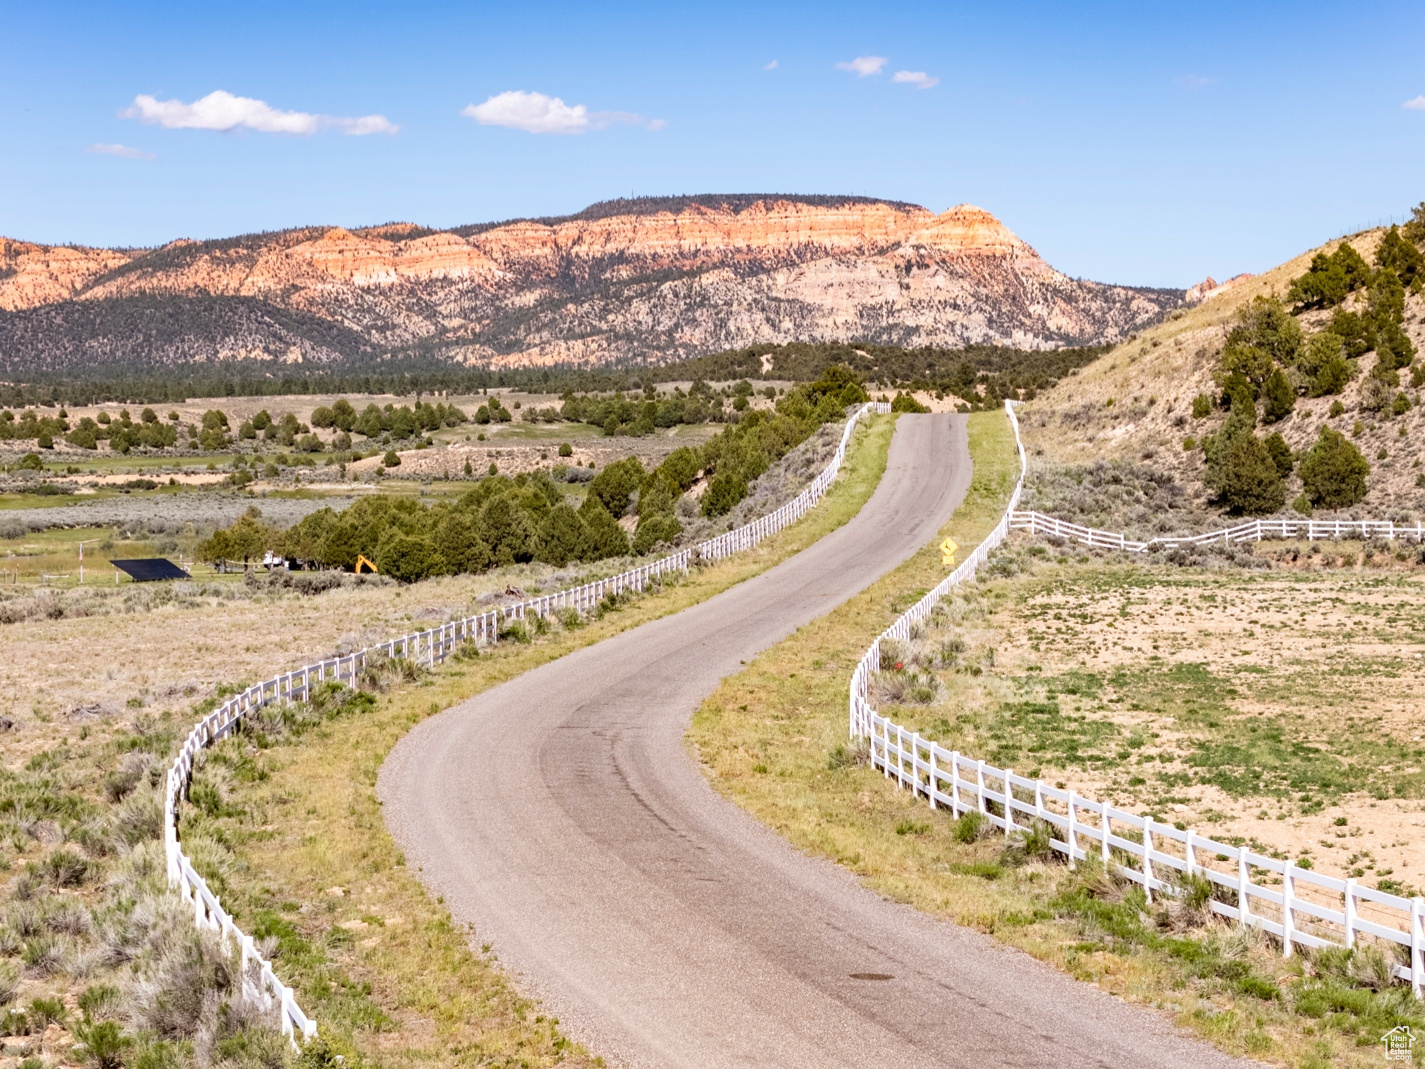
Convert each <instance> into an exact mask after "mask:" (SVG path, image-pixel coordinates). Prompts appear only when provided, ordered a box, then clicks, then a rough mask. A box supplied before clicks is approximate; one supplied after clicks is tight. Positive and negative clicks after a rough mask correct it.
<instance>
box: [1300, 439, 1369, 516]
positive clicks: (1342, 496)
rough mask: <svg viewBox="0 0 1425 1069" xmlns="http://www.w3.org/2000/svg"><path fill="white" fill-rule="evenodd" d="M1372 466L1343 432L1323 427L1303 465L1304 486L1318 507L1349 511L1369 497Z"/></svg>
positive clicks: (1308, 495) (1302, 462) (1301, 471)
mask: <svg viewBox="0 0 1425 1069" xmlns="http://www.w3.org/2000/svg"><path fill="white" fill-rule="evenodd" d="M1370 470H1371V466H1370V464H1369V463H1367V461H1366V458H1365V457H1363V456H1362V455H1361V451H1360V450H1359V449H1357V448H1356V447H1355V445H1354V444H1353V443H1351V442H1349V441H1347V440H1346V437H1345V435H1343V434H1341V432H1340V431H1335V430H1332V429H1331V428H1330V427H1322V428H1321V434H1320V436H1319V437H1318V438H1317V439H1316V444H1315V445H1313V446H1312V447H1311V449H1310V450H1308V451H1307V454H1306V456H1305V457H1303V458H1302V461H1301V465H1300V474H1301V484H1302V488H1303V489H1304V490H1305V492H1306V496H1307V497H1308V498H1309V499H1310V500H1311V503H1312V504H1313V505H1315V506H1316V507H1317V508H1327V509H1339V508H1349V507H1350V506H1351V505H1354V504H1355V503H1356V502H1358V501H1360V500H1361V499H1362V498H1363V497H1365V496H1366V476H1367V475H1369V474H1370Z"/></svg>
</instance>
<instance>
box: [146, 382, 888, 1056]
mask: <svg viewBox="0 0 1425 1069" xmlns="http://www.w3.org/2000/svg"><path fill="white" fill-rule="evenodd" d="M889 411H890V405H888V404H885V403H884V402H873V403H869V404H864V405H862V406H861V407H860V408H859V409H857V410H856V412H855V413H854V414H853V415H852V416H851V418H850V419H849V420H847V422H846V427H845V429H844V430H843V431H842V434H841V440H840V442H839V443H838V444H837V447H836V452H835V453H834V454H833V455H832V458H831V460H830V462H828V464H827V465H826V467H825V468H823V469H822V471H821V472H820V473H819V474H818V475H817V476H816V478H815V479H813V480H812V481H811V483H810V484H809V485H808V486H807V487H806V488H805V489H804V490H802V492H801V493H800V494H798V495H797V496H796V497H795V498H793V499H792V500H791V501H789V502H787V504H785V505H783V506H782V507H781V508H779V509H777V510H776V511H774V512H771V513H769V514H768V515H766V516H762V517H760V518H759V519H756V520H753V521H752V522H751V523H748V524H745V525H743V526H741V527H738V528H735V529H733V530H731V531H728V532H726V533H725V534H721V535H718V536H717V537H716V538H710V539H707V540H706V541H703V542H699V543H698V544H697V545H694V546H691V547H689V548H687V549H682V550H679V551H678V552H676V553H672V554H669V555H668V556H666V557H662V558H660V559H658V560H656V561H652V562H651V563H649V564H644V565H641V566H639V567H637V568H632V569H630V570H628V571H626V572H621V573H620V574H618V575H615V576H611V577H609V578H607V579H596V580H594V581H593V582H589V583H584V584H583V585H582V586H577V587H573V588H571V589H569V590H561V591H558V592H556V593H553V594H546V595H544V596H543V597H538V598H531V599H529V600H526V601H522V602H519V603H518V604H515V605H509V606H506V607H504V608H501V609H492V610H490V611H489V612H484V613H478V614H476V615H474V616H466V617H463V618H462V619H459V620H452V621H450V622H448V623H444V624H441V625H440V626H438V627H432V628H429V629H427V630H424V631H417V632H414V633H412V634H409V635H402V636H400V637H399V638H393V639H388V640H387V641H385V642H382V643H379V644H378V645H375V646H368V647H367V648H365V649H363V650H358V651H356V652H355V653H349V654H342V655H339V656H334V657H328V658H325V659H324V660H320V661H316V662H314V663H312V664H308V665H303V666H302V667H301V668H296V669H293V670H292V671H290V672H284V673H283V674H281V675H279V676H275V677H273V678H272V679H267V680H263V681H262V682H261V683H254V684H253V685H252V686H250V687H248V688H247V689H246V690H244V691H242V692H241V693H239V694H235V695H233V696H232V697H230V698H228V699H227V701H225V702H223V703H222V704H221V705H220V706H218V707H217V708H216V709H214V710H213V711H212V712H211V713H209V714H208V715H207V716H205V717H204V718H203V719H202V720H200V721H199V722H198V723H197V724H196V725H194V727H193V730H192V731H191V732H189V734H188V737H187V739H185V740H184V743H183V746H182V748H181V749H180V750H179V752H178V756H177V757H176V758H175V759H174V761H173V765H172V767H171V768H170V769H169V770H168V779H167V785H166V793H165V800H164V809H163V814H164V816H163V841H164V850H165V853H166V855H167V864H168V882H169V885H170V886H173V887H176V888H177V889H178V891H179V894H180V895H181V896H182V897H183V900H184V901H185V902H188V903H190V904H191V905H192V908H193V919H194V922H195V923H196V924H197V925H198V926H199V927H200V928H209V929H211V930H213V931H216V932H218V933H219V934H220V936H221V937H222V938H223V939H224V941H230V942H232V943H233V944H235V945H236V946H237V949H238V952H239V953H240V955H241V957H242V965H243V975H244V977H247V976H248V973H249V966H250V965H251V964H252V963H256V966H257V970H256V971H257V975H258V989H259V993H260V994H261V995H262V996H263V997H265V998H266V1000H267V1002H268V1005H269V1007H271V1008H275V1009H276V1010H277V1011H278V1013H279V1015H280V1020H281V1027H282V1031H283V1033H284V1034H286V1035H287V1036H289V1037H291V1039H292V1041H293V1043H296V1042H297V1037H298V1035H299V1034H300V1036H301V1037H302V1038H303V1039H306V1038H309V1037H310V1036H312V1035H314V1034H315V1032H316V1030H317V1024H316V1021H314V1020H312V1018H310V1017H308V1016H307V1014H306V1013H304V1012H303V1011H302V1008H301V1007H300V1006H299V1005H298V1004H297V998H296V994H295V992H293V990H292V989H291V988H290V987H288V986H287V985H286V984H284V983H283V982H282V981H281V980H280V979H279V978H278V976H277V974H276V973H275V972H274V971H273V969H272V964H271V962H269V961H267V960H266V959H265V958H264V957H263V956H262V955H261V953H259V951H258V950H257V947H256V946H255V945H254V943H253V939H252V937H251V936H250V935H247V934H245V933H244V932H243V931H242V930H241V929H239V928H238V926H237V924H236V923H234V921H233V919H232V917H231V916H230V915H229V914H228V912H227V910H225V909H224V908H223V905H222V903H221V902H220V901H219V900H218V896H217V895H216V894H214V893H213V892H212V891H211V890H210V889H209V887H208V885H207V882H206V881H205V880H204V879H203V877H202V876H201V875H199V874H198V872H197V870H195V869H194V867H193V864H192V862H191V861H189V859H188V857H187V856H186V855H185V854H184V853H183V849H182V846H181V845H180V843H179V837H178V811H179V806H180V804H181V803H182V801H183V799H184V797H185V795H186V794H187V791H188V787H189V784H190V783H191V781H192V776H193V767H194V762H195V761H196V760H197V756H198V753H199V751H200V750H202V749H204V748H205V747H208V746H211V745H212V744H213V743H214V742H217V741H218V740H220V739H223V738H226V737H227V736H228V735H230V734H232V733H233V732H234V731H236V730H238V728H239V726H240V725H241V723H242V720H243V718H244V717H246V716H247V715H248V714H249V713H252V712H254V711H255V710H257V709H261V708H262V707H263V706H264V705H268V704H270V703H272V702H274V701H304V700H306V699H308V698H309V697H310V696H311V693H312V688H313V687H314V686H320V685H321V684H323V683H326V682H328V681H333V680H334V681H337V682H341V683H346V684H350V685H355V684H356V683H357V682H358V681H359V679H360V677H361V674H362V672H363V671H364V670H365V668H366V665H367V662H368V661H369V660H371V659H372V658H374V657H401V658H405V659H407V660H410V661H414V662H416V663H425V664H427V665H432V666H433V665H435V664H436V663H438V662H440V661H443V660H445V658H446V657H448V656H449V655H450V654H451V653H452V652H453V651H454V650H455V649H456V647H458V646H459V645H460V644H461V643H464V642H471V641H473V642H476V643H481V644H489V643H494V642H497V641H498V639H499V632H500V625H501V624H502V623H509V622H512V621H518V620H524V619H526V618H527V617H529V616H531V615H533V616H545V615H549V614H551V613H557V612H563V611H566V610H573V611H576V612H580V613H583V612H587V611H589V610H591V609H593V608H594V607H596V606H597V605H598V604H599V603H600V602H602V601H603V600H604V599H605V598H607V597H609V596H611V595H619V594H623V593H626V592H629V591H642V590H644V589H646V588H647V587H648V585H649V584H650V583H651V582H653V581H654V580H655V579H657V578H659V577H661V576H664V575H668V574H670V573H672V572H686V571H687V570H688V569H689V568H690V567H692V565H693V564H694V563H696V562H699V561H701V562H713V561H718V560H722V559H723V558H725V557H730V556H732V555H733V554H735V553H740V552H742V551H743V550H747V549H751V548H753V547H754V546H756V545H757V544H758V543H759V542H761V541H762V540H763V539H765V538H767V537H769V536H771V535H773V534H776V533H777V532H778V531H781V530H782V529H783V528H785V527H788V526H790V525H791V524H793V523H795V522H796V521H797V520H799V519H801V518H802V517H803V516H805V515H806V514H807V513H808V512H809V511H811V509H812V508H813V507H814V506H815V505H816V503H817V502H818V501H820V500H821V498H822V497H823V496H825V494H826V491H827V489H828V488H829V487H830V486H831V483H832V481H833V480H834V479H835V478H836V475H837V473H838V472H839V471H840V470H841V464H842V462H843V461H844V460H845V458H846V447H847V444H848V443H849V442H850V440H851V433H852V431H853V430H854V429H855V427H856V424H857V423H858V422H859V421H860V419H861V417H862V416H865V415H868V414H872V413H880V414H884V413H888V412H889Z"/></svg>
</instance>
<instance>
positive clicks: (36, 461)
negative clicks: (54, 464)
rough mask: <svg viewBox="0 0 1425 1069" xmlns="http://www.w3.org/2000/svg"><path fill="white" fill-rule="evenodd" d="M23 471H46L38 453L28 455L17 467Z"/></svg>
mask: <svg viewBox="0 0 1425 1069" xmlns="http://www.w3.org/2000/svg"><path fill="white" fill-rule="evenodd" d="M16 466H17V467H18V468H19V469H20V470H21V471H44V470H45V466H44V464H43V462H41V460H40V455H39V454H38V453H26V454H25V455H24V456H23V457H21V458H20V463H19V464H18V465H16Z"/></svg>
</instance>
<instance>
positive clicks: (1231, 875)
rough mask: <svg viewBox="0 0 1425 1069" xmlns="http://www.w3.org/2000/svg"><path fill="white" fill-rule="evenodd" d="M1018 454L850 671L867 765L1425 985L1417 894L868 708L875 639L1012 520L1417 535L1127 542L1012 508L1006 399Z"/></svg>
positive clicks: (1311, 525) (1066, 529)
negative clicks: (947, 569)
mask: <svg viewBox="0 0 1425 1069" xmlns="http://www.w3.org/2000/svg"><path fill="white" fill-rule="evenodd" d="M1005 411H1006V412H1007V414H1008V416H1009V421H1010V424H1011V425H1012V426H1013V428H1014V437H1015V444H1016V447H1017V449H1018V451H1019V480H1018V482H1017V483H1016V484H1015V488H1014V492H1013V494H1012V495H1011V496H1010V501H1009V507H1008V508H1007V509H1006V510H1005V513H1004V515H1003V517H1001V519H1000V521H999V523H998V524H997V525H996V526H995V528H994V530H993V531H991V532H990V534H989V536H988V537H987V538H986V539H985V540H984V541H983V542H981V543H980V545H979V546H977V547H976V549H975V551H974V552H973V553H971V554H970V556H969V557H967V558H966V559H965V561H964V562H962V563H961V564H960V565H959V567H957V568H956V569H955V570H954V571H953V572H951V573H950V574H949V575H948V576H946V577H945V579H943V580H942V581H941V582H940V583H939V584H938V585H937V586H936V587H935V588H934V589H933V590H931V591H930V592H929V593H928V594H926V595H925V596H924V597H923V598H921V599H920V600H919V601H918V602H916V603H915V604H914V605H913V606H911V608H910V609H908V610H907V611H906V612H905V613H904V614H903V615H902V616H901V617H900V618H899V619H897V620H896V621H895V623H893V624H891V626H890V627H888V628H887V629H886V630H885V631H883V632H882V633H881V635H880V636H879V637H878V638H877V639H876V641H875V642H873V643H871V646H870V648H869V649H868V650H867V651H866V653H865V656H863V657H862V658H861V661H860V663H859V664H858V665H857V666H856V669H855V671H854V672H853V673H852V675H851V685H850V694H849V721H850V722H849V728H850V734H851V737H852V739H853V740H854V739H862V740H865V742H866V745H867V748H868V751H869V756H870V759H871V764H872V767H874V768H879V769H881V770H882V772H884V774H885V775H886V777H887V778H894V779H895V780H896V783H897V784H898V785H899V786H901V787H906V788H909V789H910V790H912V791H915V792H916V794H917V795H918V796H923V797H924V798H925V799H926V800H927V802H928V803H929V805H930V807H931V808H932V809H939V808H942V807H943V808H946V809H949V810H950V811H951V812H952V813H953V814H954V815H955V816H957V817H958V816H960V815H961V814H963V813H966V812H978V813H980V814H981V815H982V817H983V818H984V819H985V820H986V821H988V822H989V823H990V824H991V825H992V826H993V827H994V828H996V829H999V830H1001V831H1003V832H1004V834H1005V835H1006V836H1013V835H1014V834H1015V833H1016V832H1017V831H1021V830H1024V829H1025V828H1026V827H1027V826H1028V824H1029V822H1030V821H1035V820H1037V821H1043V822H1044V823H1045V824H1047V825H1048V826H1049V827H1050V829H1051V832H1050V844H1051V846H1052V848H1053V849H1054V850H1055V851H1057V852H1058V853H1060V854H1062V855H1064V856H1065V858H1066V860H1067V861H1068V863H1069V865H1070V866H1071V867H1072V866H1074V865H1075V864H1077V862H1079V861H1082V860H1085V859H1087V858H1089V857H1091V856H1092V857H1095V858H1097V859H1098V860H1099V861H1101V862H1102V863H1103V865H1104V866H1105V867H1106V868H1108V869H1110V870H1111V871H1115V872H1117V873H1118V874H1119V875H1121V876H1123V877H1124V878H1125V879H1128V880H1131V881H1133V882H1134V883H1136V884H1138V885H1139V886H1140V887H1142V888H1143V891H1144V893H1145V894H1146V895H1147V896H1148V898H1149V900H1150V901H1151V899H1152V897H1153V896H1154V895H1155V894H1157V895H1179V894H1181V893H1182V890H1183V885H1184V882H1185V881H1184V879H1183V877H1185V876H1192V877H1197V878H1199V879H1203V880H1206V881H1207V882H1208V884H1209V885H1210V887H1211V890H1212V894H1211V897H1210V898H1209V900H1208V908H1210V909H1211V910H1212V911H1213V912H1214V913H1217V914H1219V915H1221V916H1224V917H1228V918H1231V919H1232V920H1235V921H1237V922H1238V923H1240V924H1244V925H1245V924H1250V925H1255V926H1256V927H1258V928H1260V929H1262V930H1263V931H1265V932H1268V933H1270V934H1271V935H1273V936H1275V937H1276V938H1277V939H1278V940H1280V942H1281V946H1282V954H1283V956H1284V957H1291V956H1292V954H1293V953H1294V951H1295V949H1296V948H1297V947H1308V948H1316V947H1327V946H1342V947H1354V946H1357V945H1358V943H1359V940H1360V937H1361V936H1370V937H1372V938H1373V939H1377V940H1381V941H1383V942H1385V943H1388V944H1390V945H1391V946H1392V947H1399V948H1402V950H1403V953H1404V955H1405V956H1406V958H1407V960H1408V963H1409V964H1406V965H1402V964H1399V963H1398V962H1397V963H1392V965H1391V969H1392V973H1393V975H1394V976H1395V977H1396V978H1397V979H1401V980H1405V981H1407V982H1408V983H1409V984H1410V986H1411V990H1412V991H1413V993H1414V994H1415V996H1416V997H1417V998H1418V997H1421V994H1422V985H1425V899H1421V898H1418V897H1417V898H1413V899H1408V898H1402V897H1401V896H1399V895H1393V894H1388V893H1386V892H1384V891H1378V890H1376V889H1374V888H1370V887H1364V886H1362V885H1360V884H1358V883H1357V882H1356V881H1355V880H1354V879H1346V880H1342V879H1337V878H1335V877H1333V876H1326V875H1323V874H1321V873H1318V872H1313V871H1312V870H1311V869H1309V868H1303V867H1302V866H1301V865H1299V864H1298V863H1297V862H1296V861H1294V860H1292V859H1285V860H1283V859H1279V858H1273V857H1267V856H1265V855H1263V854H1258V853H1255V852H1254V851H1251V850H1248V849H1247V848H1246V847H1238V846H1233V845H1231V844H1230V843H1223V842H1218V841H1217V840H1215V839H1212V838H1211V837H1209V836H1206V835H1202V834H1201V833H1199V832H1197V831H1195V830H1194V829H1192V828H1185V829H1183V828H1178V827H1177V826H1175V825H1172V824H1165V823H1162V822H1160V821H1157V820H1155V819H1154V818H1153V817H1152V816H1151V815H1144V814H1138V813H1130V812H1127V811H1125V810H1121V809H1117V808H1115V807H1114V806H1112V805H1111V804H1109V803H1108V802H1105V801H1100V800H1097V799H1093V798H1089V797H1086V796H1084V795H1080V794H1077V793H1075V792H1074V791H1072V790H1063V789H1060V788H1058V787H1053V786H1051V785H1049V784H1047V783H1045V782H1044V781H1042V780H1038V779H1030V778H1028V777H1025V776H1020V775H1016V774H1015V772H1014V771H1013V770H1012V769H1007V768H996V767H994V766H993V765H989V764H986V763H985V762H984V761H983V760H979V759H976V758H972V757H969V756H967V755H965V754H962V753H960V752H958V751H956V750H947V749H946V748H945V747H943V746H941V745H940V744H939V743H937V742H935V741H933V740H931V739H926V738H922V737H921V736H920V735H919V734H917V733H915V732H911V731H907V730H906V729H905V728H903V727H902V726H901V725H899V724H897V723H896V722H895V721H893V720H891V719H890V718H888V717H884V716H882V715H881V714H880V713H878V712H877V711H876V709H875V708H874V707H873V706H872V705H871V702H870V684H871V679H872V676H873V675H874V674H875V673H877V672H879V671H880V670H881V644H882V643H883V642H885V641H886V640H888V639H889V640H894V641H897V642H910V641H911V640H912V637H913V631H914V629H915V628H916V627H917V626H918V625H919V624H920V623H921V621H923V620H924V619H925V618H926V617H927V616H929V615H930V612H931V610H932V609H933V608H934V607H935V605H936V604H937V603H938V602H939V601H940V600H941V599H942V598H943V597H944V596H945V595H946V594H948V593H949V592H950V591H951V590H953V589H954V588H955V587H957V586H959V585H961V584H962V583H964V582H966V581H968V580H969V579H971V578H973V577H974V575H975V573H976V572H977V571H978V570H979V568H980V565H981V564H983V563H984V562H985V561H986V560H987V559H988V557H989V555H990V553H991V552H992V551H993V550H994V549H996V548H997V547H998V546H999V545H1000V544H1001V543H1002V542H1004V540H1005V539H1006V538H1007V537H1008V536H1009V532H1010V531H1011V530H1012V529H1013V530H1028V531H1032V532H1035V533H1039V534H1052V535H1058V536H1060V537H1063V538H1072V539H1074V540H1076V541H1079V542H1084V543H1086V544H1088V545H1095V546H1105V547H1107V548H1112V549H1124V550H1128V551H1129V552H1136V553H1142V552H1146V551H1147V550H1148V548H1149V547H1150V546H1152V545H1155V544H1159V545H1188V544H1201V543H1204V542H1211V541H1245V540H1247V539H1259V538H1263V537H1268V538H1270V537H1280V538H1300V537H1303V536H1305V537H1308V538H1348V537H1352V536H1355V537H1362V538H1372V537H1385V538H1392V539H1393V538H1414V539H1415V540H1416V541H1420V539H1421V533H1422V532H1421V527H1420V526H1419V525H1416V526H1414V527H1403V526H1400V525H1398V524H1392V523H1390V522H1381V521H1375V520H1340V521H1336V520H1328V521H1319V520H1318V521H1313V520H1305V519H1303V520H1252V521H1250V522H1249V523H1244V524H1240V525H1238V526H1237V527H1232V528H1228V529H1226V530H1225V531H1214V532H1212V533H1210V534H1207V535H1200V536H1197V537H1196V538H1191V539H1189V538H1177V539H1153V540H1152V541H1151V542H1135V541H1131V540H1129V539H1126V538H1125V537H1124V536H1123V535H1121V534H1117V533H1114V532H1109V531H1098V530H1094V529H1093V528H1090V527H1082V526H1079V525H1078V524H1071V523H1065V522H1064V521H1062V520H1057V519H1054V518H1053V517H1050V516H1043V515H1041V514H1040V513H1037V512H1019V511H1016V510H1017V506H1018V504H1019V499H1020V496H1021V493H1022V491H1023V488H1024V472H1025V458H1024V446H1023V444H1022V443H1021V442H1020V440H1019V421H1018V420H1017V419H1016V417H1015V414H1014V407H1013V405H1012V404H1010V403H1006V404H1005Z"/></svg>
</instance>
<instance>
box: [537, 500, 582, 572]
mask: <svg viewBox="0 0 1425 1069" xmlns="http://www.w3.org/2000/svg"><path fill="white" fill-rule="evenodd" d="M588 538H589V532H588V529H587V528H586V527H585V525H584V521H583V519H581V518H580V516H579V513H577V512H575V511H574V509H573V508H572V507H571V506H570V505H569V504H567V503H566V502H560V503H559V504H558V505H555V506H554V507H553V508H552V509H550V510H549V515H547V516H546V517H545V518H544V524H543V526H542V527H541V528H540V532H539V559H540V560H542V561H545V562H547V563H549V564H553V565H554V566H555V567H557V568H562V567H564V565H566V564H568V563H569V562H570V561H571V560H578V559H580V558H581V557H583V555H584V551H585V548H586V544H587V542H588Z"/></svg>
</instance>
